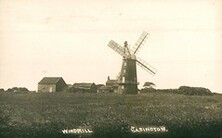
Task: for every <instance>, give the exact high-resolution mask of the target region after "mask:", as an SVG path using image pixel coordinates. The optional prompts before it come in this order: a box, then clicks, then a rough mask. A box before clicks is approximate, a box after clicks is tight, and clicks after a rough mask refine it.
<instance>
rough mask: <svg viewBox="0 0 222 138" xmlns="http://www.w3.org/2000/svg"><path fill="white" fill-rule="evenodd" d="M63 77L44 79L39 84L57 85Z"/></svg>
mask: <svg viewBox="0 0 222 138" xmlns="http://www.w3.org/2000/svg"><path fill="white" fill-rule="evenodd" d="M60 79H62V80H63V78H62V77H44V78H43V79H42V80H41V81H40V82H39V83H38V84H56V83H57V82H58V81H59V80H60Z"/></svg>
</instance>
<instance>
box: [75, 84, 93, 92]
mask: <svg viewBox="0 0 222 138" xmlns="http://www.w3.org/2000/svg"><path fill="white" fill-rule="evenodd" d="M73 88H74V89H75V90H76V91H81V92H92V93H96V92H97V86H96V84H95V83H74V84H73Z"/></svg>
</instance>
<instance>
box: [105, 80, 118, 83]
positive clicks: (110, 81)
mask: <svg viewBox="0 0 222 138" xmlns="http://www.w3.org/2000/svg"><path fill="white" fill-rule="evenodd" d="M106 83H117V80H107V81H106Z"/></svg>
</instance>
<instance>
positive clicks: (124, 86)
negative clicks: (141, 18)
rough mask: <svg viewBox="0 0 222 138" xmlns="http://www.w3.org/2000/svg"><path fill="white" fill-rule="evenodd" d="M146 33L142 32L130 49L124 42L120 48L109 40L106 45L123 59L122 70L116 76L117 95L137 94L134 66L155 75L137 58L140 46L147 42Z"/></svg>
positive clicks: (154, 70) (151, 68)
mask: <svg viewBox="0 0 222 138" xmlns="http://www.w3.org/2000/svg"><path fill="white" fill-rule="evenodd" d="M148 35H149V34H148V33H147V32H143V33H142V34H141V36H140V37H139V39H138V40H137V42H136V43H135V45H134V47H133V48H132V49H130V48H129V46H128V43H127V41H125V42H124V46H121V45H119V44H117V43H116V42H114V41H113V40H111V41H110V42H109V44H108V46H109V47H110V48H112V49H113V50H114V51H116V52H117V53H118V54H119V55H121V56H122V57H123V61H122V68H121V71H120V73H119V75H118V76H117V83H118V93H122V94H137V93H138V87H137V85H138V84H139V83H138V82H137V70H136V65H138V66H140V67H142V68H143V69H144V70H146V71H147V72H149V73H150V74H151V75H154V74H156V69H155V68H154V67H152V66H151V65H149V64H148V63H147V62H145V61H144V60H142V59H141V58H139V57H137V54H138V52H139V50H140V49H141V46H142V45H143V44H144V42H145V41H146V40H147V37H148Z"/></svg>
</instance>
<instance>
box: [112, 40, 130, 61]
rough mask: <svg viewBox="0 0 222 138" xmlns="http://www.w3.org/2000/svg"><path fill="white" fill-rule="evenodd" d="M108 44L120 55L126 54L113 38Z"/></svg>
mask: <svg viewBox="0 0 222 138" xmlns="http://www.w3.org/2000/svg"><path fill="white" fill-rule="evenodd" d="M108 46H109V47H110V48H112V49H113V50H114V51H116V52H117V53H118V54H120V55H121V56H123V57H125V56H127V54H126V51H125V49H124V47H122V46H121V45H119V44H117V43H116V42H114V41H113V40H111V41H110V42H109V44H108Z"/></svg>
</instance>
